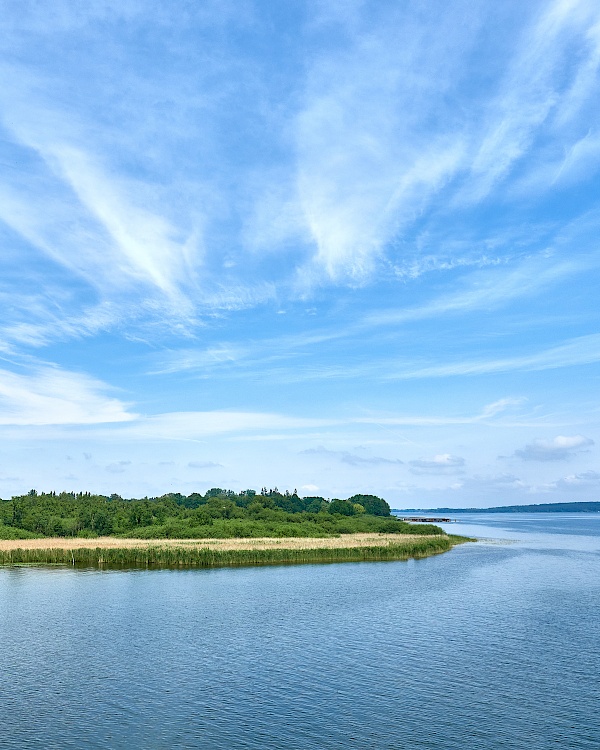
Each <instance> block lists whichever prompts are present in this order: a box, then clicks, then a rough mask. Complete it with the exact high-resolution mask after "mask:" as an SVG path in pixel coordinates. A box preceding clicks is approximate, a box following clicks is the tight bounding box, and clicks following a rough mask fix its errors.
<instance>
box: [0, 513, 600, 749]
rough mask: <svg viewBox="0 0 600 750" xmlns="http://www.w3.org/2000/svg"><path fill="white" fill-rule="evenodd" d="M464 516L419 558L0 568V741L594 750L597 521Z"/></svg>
mask: <svg viewBox="0 0 600 750" xmlns="http://www.w3.org/2000/svg"><path fill="white" fill-rule="evenodd" d="M457 517H458V516H457ZM459 518H460V520H461V522H460V524H452V525H448V526H447V528H448V529H449V530H450V529H451V530H452V531H454V532H456V533H467V534H471V535H476V536H478V537H481V538H485V539H486V540H488V541H486V542H481V543H478V544H471V545H463V546H461V547H458V548H455V549H454V550H453V551H452V552H450V553H447V554H444V555H440V556H437V557H432V558H428V559H426V560H421V561H409V562H386V563H344V564H328V565H302V566H285V567H283V566H278V567H260V568H242V569H220V570H187V571H185V570H184V571H174V570H163V571H160V570H159V571H156V570H155V571H152V570H151V571H145V570H143V571H97V570H96V571H80V570H73V569H69V568H4V569H0V671H1V675H2V679H1V680H0V724H1V729H2V734H1V735H0V746H1V747H2V748H3V750H13V749H14V750H17V749H18V750H21V749H22V748H36V749H37V748H39V749H40V750H41V749H42V748H44V750H46V749H52V748H56V749H58V748H60V749H61V750H63V749H66V748H103V749H104V748H111V750H112V749H120V748H127V750H135V749H137V748H149V749H154V748H156V750H159V749H160V750H163V749H164V750H167V749H168V750H170V749H172V748H202V749H207V750H208V749H209V748H210V749H211V750H212V749H213V748H214V749H220V748H223V749H225V748H227V749H228V750H229V749H231V748H252V749H253V750H254V749H256V750H258V748H261V750H262V749H264V748H269V749H270V748H285V750H296V749H297V750H305V749H306V750H308V749H309V748H310V749H315V750H316V749H317V748H323V749H327V750H329V749H331V750H334V749H335V750H339V748H346V747H350V748H352V747H356V748H369V749H370V748H373V750H375V749H377V750H387V749H390V750H391V749H392V748H394V749H396V748H398V749H399V748H444V750H446V749H448V748H450V749H452V748H457V749H458V748H461V749H463V750H464V749H467V750H471V749H473V750H475V748H477V750H481V749H484V750H486V749H487V748H490V749H492V748H494V749H495V748H515V750H516V749H517V748H519V750H522V748H527V749H528V750H537V749H538V748H539V749H540V750H547V748H551V747H559V748H590V749H591V748H593V749H594V750H598V748H599V747H600V721H599V719H598V711H597V706H598V705H600V682H599V675H600V649H599V645H600V644H599V637H600V625H599V615H600V607H599V594H600V516H599V515H592V514H573V515H571V514H568V515H567V514H556V515H554V514H553V515H552V516H550V517H549V516H548V514H539V515H529V514H528V515H527V516H523V515H521V514H514V515H513V514H511V515H510V516H508V515H501V516H499V515H492V516H482V515H472V516H464V515H461V516H459Z"/></svg>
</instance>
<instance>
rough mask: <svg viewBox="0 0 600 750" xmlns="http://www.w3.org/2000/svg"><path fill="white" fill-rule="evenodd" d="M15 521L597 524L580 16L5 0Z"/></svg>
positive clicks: (7, 472) (3, 276)
mask: <svg viewBox="0 0 600 750" xmlns="http://www.w3.org/2000/svg"><path fill="white" fill-rule="evenodd" d="M2 15H3V21H2V24H3V27H4V28H3V33H2V35H1V36H0V50H1V61H0V75H1V77H2V86H1V87H0V169H1V170H2V180H1V182H0V243H1V244H0V247H1V252H0V295H1V298H0V302H1V310H2V314H1V316H0V323H1V329H0V358H1V361H0V496H2V497H9V496H10V495H11V494H14V493H19V492H23V491H26V490H28V489H30V488H32V487H35V488H37V489H39V490H44V489H45V490H49V489H56V490H61V489H67V490H76V491H77V490H90V491H98V492H104V493H112V492H118V493H120V494H122V495H124V496H134V495H135V496H143V495H147V494H148V495H154V494H162V493H164V492H169V491H180V492H184V493H189V492H192V491H205V490H206V489H208V488H210V487H214V486H219V487H228V488H232V489H236V490H240V489H245V488H247V487H254V488H260V487H261V486H263V485H267V486H269V487H272V486H278V487H279V488H280V489H290V490H293V489H294V488H297V489H298V490H299V492H301V493H302V494H305V495H311V494H321V495H324V496H326V497H336V496H341V497H347V496H348V495H350V494H354V493H355V492H373V493H375V494H379V495H382V496H383V497H385V498H386V499H388V500H389V501H390V503H391V504H392V505H393V506H394V507H400V508H401V507H435V506H442V505H444V506H446V505H447V506H454V507H460V506H465V505H468V506H489V505H502V504H513V503H535V502H557V501H566V500H598V499H600V492H599V490H600V466H599V464H598V445H599V443H600V430H599V424H600V399H599V389H598V384H599V383H598V376H599V374H600V327H599V322H600V321H599V317H600V315H599V313H600V306H599V305H598V281H599V275H600V273H599V272H600V239H599V238H600V231H599V230H600V206H599V204H598V196H599V190H598V187H599V178H600V175H599V172H600V125H599V118H598V112H599V94H600V80H599V66H600V7H599V6H598V4H597V3H595V2H593V1H592V0H588V1H586V0H558V1H555V2H552V1H549V0H545V1H544V2H536V1H535V0H532V1H531V2H529V3H522V2H511V1H510V0H508V1H507V2H503V3H495V2H490V1H485V2H477V0H468V2H467V1H466V0H465V1H464V2H461V1H460V0H458V1H457V2H453V3H444V2H439V1H436V2H433V1H428V0H425V1H424V2H418V3H417V2H402V3H396V2H390V1H389V0H388V1H387V2H368V1H365V2H360V1H358V0H340V1H339V2H336V3H331V2H321V1H318V0H310V1H308V0H307V1H305V2H301V1H300V0H298V1H294V0H291V1H290V2H288V3H273V2H246V0H236V1H235V2H229V1H228V0H206V2H196V3H190V2H184V0H173V2H170V3H166V4H165V3H159V2H154V1H153V0H119V2H116V1H115V0H105V1H102V0H98V2H94V3H92V4H82V3H79V2H74V1H71V0H55V1H54V2H53V3H51V4H44V3H38V2H33V1H31V2H28V1H27V0H19V2H16V1H11V0H9V1H8V2H7V3H5V4H4V8H3V14H2Z"/></svg>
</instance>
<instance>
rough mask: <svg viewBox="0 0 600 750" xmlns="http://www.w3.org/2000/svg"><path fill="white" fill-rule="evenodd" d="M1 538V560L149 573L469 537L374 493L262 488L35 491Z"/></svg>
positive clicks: (15, 501)
mask: <svg viewBox="0 0 600 750" xmlns="http://www.w3.org/2000/svg"><path fill="white" fill-rule="evenodd" d="M0 540H1V541H0V564H9V565H10V564H12V565H14V564H48V563H52V564H56V563H59V564H61V563H62V564H70V565H82V566H91V565H123V566H128V565H130V566H148V567H150V566H155V567H192V566H194V567H216V566H223V565H256V564H268V563H301V562H334V561H337V562H342V561H362V560H406V559H409V558H420V557H427V556H429V555H433V554H438V553H440V552H446V551H447V550H449V549H451V548H452V547H453V546H454V545H455V544H459V543H461V542H464V541H468V539H466V538H465V537H459V536H455V535H448V534H446V533H445V532H444V531H443V530H442V529H441V528H440V527H439V526H435V525H432V524H412V523H407V522H404V521H400V520H399V519H397V518H395V517H394V516H392V515H391V512H390V506H389V505H388V503H387V502H386V501H385V500H384V499H382V498H380V497H377V496H376V495H353V496H352V497H350V498H347V499H343V500H342V499H334V500H326V499H325V498H323V497H300V496H299V495H298V494H297V492H295V491H294V492H293V493H290V492H279V490H278V489H277V488H275V489H269V490H268V489H267V488H265V487H263V488H262V490H261V491H260V492H256V491H255V490H244V491H242V492H239V493H236V492H233V491H232V490H224V489H221V488H213V489H211V490H208V492H206V494H204V495H202V494H199V493H192V494H191V495H187V496H186V495H182V494H180V493H169V494H167V495H162V496H161V497H152V498H147V497H146V498H143V499H124V498H122V497H120V496H119V495H111V496H110V497H107V496H104V495H93V494H90V493H88V492H80V493H73V492H61V493H58V494H57V493H56V492H47V493H39V494H38V492H36V491H35V490H31V491H30V492H29V493H28V494H27V495H20V496H15V497H12V498H11V499H10V500H1V501H0Z"/></svg>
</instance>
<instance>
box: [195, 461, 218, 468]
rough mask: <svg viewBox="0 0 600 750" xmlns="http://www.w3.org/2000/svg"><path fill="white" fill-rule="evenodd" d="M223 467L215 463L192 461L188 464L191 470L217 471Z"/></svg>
mask: <svg viewBox="0 0 600 750" xmlns="http://www.w3.org/2000/svg"><path fill="white" fill-rule="evenodd" d="M221 466H223V464H218V463H215V462H214V461H190V462H189V463H188V467H189V468H190V469H216V468H218V467H221Z"/></svg>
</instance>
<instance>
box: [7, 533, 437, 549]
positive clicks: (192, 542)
mask: <svg viewBox="0 0 600 750" xmlns="http://www.w3.org/2000/svg"><path fill="white" fill-rule="evenodd" d="M418 539H423V535H422V534H402V536H401V537H400V538H399V537H398V535H397V534H377V533H367V534H365V533H362V534H344V535H340V534H338V535H332V536H327V537H304V536H300V537H273V536H263V537H250V538H245V539H244V538H237V537H236V538H229V539H215V538H210V539H207V538H204V539H164V538H163V539H130V538H120V537H114V536H105V537H98V538H95V539H82V538H78V537H44V538H41V539H27V540H26V541H24V540H22V539H5V540H0V550H11V549H78V548H82V547H88V548H101V549H108V548H111V547H118V548H127V547H148V546H153V547H156V546H160V547H180V546H186V547H211V548H217V549H221V550H237V549H249V548H252V549H283V548H285V549H316V548H323V547H326V548H330V547H371V546H375V545H386V544H390V543H392V542H393V543H394V544H404V542H406V541H413V540H418ZM400 540H401V541H400Z"/></svg>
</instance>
